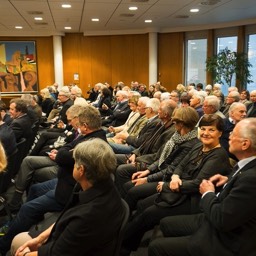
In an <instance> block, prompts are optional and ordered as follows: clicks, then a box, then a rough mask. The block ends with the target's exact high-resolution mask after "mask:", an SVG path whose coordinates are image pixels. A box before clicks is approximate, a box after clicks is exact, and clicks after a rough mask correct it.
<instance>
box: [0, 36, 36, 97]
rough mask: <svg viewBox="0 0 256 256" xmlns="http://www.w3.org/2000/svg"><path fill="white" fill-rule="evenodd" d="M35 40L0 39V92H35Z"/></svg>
mask: <svg viewBox="0 0 256 256" xmlns="http://www.w3.org/2000/svg"><path fill="white" fill-rule="evenodd" d="M37 77H38V76H37V61H36V43H35V41H0V92H1V94H4V93H24V92H37V91H38V79H37Z"/></svg>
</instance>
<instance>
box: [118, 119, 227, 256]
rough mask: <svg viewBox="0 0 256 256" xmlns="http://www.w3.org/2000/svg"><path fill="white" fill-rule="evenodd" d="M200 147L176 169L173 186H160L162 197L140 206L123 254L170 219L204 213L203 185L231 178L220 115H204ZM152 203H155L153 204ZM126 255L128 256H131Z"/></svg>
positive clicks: (131, 224) (126, 236) (167, 184)
mask: <svg viewBox="0 0 256 256" xmlns="http://www.w3.org/2000/svg"><path fill="white" fill-rule="evenodd" d="M199 127H200V131H199V137H200V140H201V143H200V144H197V145H195V146H194V147H193V148H192V150H191V151H190V152H189V153H188V154H187V156H186V157H185V158H184V159H183V160H182V161H181V163H180V164H179V165H178V166H177V167H176V168H175V169H174V172H173V174H172V176H171V181H170V182H159V183H158V185H157V187H156V190H157V191H158V193H159V195H158V197H157V198H156V196H153V197H152V198H147V199H145V200H143V201H142V202H141V203H139V204H138V210H137V213H136V214H135V216H134V217H133V218H132V219H131V221H130V222H129V223H128V225H127V229H126V233H125V237H124V241H123V251H124V252H125V253H126V252H127V251H131V250H136V249H137V247H138V246H139V244H140V241H141V238H142V237H143V235H144V233H145V232H146V231H148V230H150V229H152V228H154V226H155V225H157V224H159V221H160V220H161V219H162V218H163V217H166V216H171V215H180V214H192V213H198V212H200V209H199V201H200V197H201V196H200V193H199V185H200V183H201V181H202V180H203V179H208V178H210V177H211V176H213V175H214V174H217V173H219V172H221V173H222V174H224V175H225V174H228V173H229V172H230V164H229V158H228V155H227V153H226V151H225V149H223V148H222V147H221V145H220V143H219V138H220V136H221V134H222V131H223V120H222V118H220V117H219V116H217V115H204V116H203V117H202V119H201V120H200V122H199ZM150 199H151V200H150ZM125 253H124V254H123V255H127V254H125Z"/></svg>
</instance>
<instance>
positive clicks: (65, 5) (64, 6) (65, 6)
mask: <svg viewBox="0 0 256 256" xmlns="http://www.w3.org/2000/svg"><path fill="white" fill-rule="evenodd" d="M61 7H62V8H71V4H62V5H61Z"/></svg>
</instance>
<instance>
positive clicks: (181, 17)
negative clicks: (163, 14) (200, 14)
mask: <svg viewBox="0 0 256 256" xmlns="http://www.w3.org/2000/svg"><path fill="white" fill-rule="evenodd" d="M175 18H177V19H187V18H189V16H188V15H177V16H176V17H175Z"/></svg>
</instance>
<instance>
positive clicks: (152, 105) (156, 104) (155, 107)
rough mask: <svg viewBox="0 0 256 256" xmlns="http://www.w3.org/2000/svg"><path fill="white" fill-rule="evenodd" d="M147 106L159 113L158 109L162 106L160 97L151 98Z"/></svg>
mask: <svg viewBox="0 0 256 256" xmlns="http://www.w3.org/2000/svg"><path fill="white" fill-rule="evenodd" d="M146 107H147V108H152V110H153V112H154V113H156V114H157V113H158V110H159V108H160V101H159V99H156V98H152V99H149V100H148V101H147V104H146Z"/></svg>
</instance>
